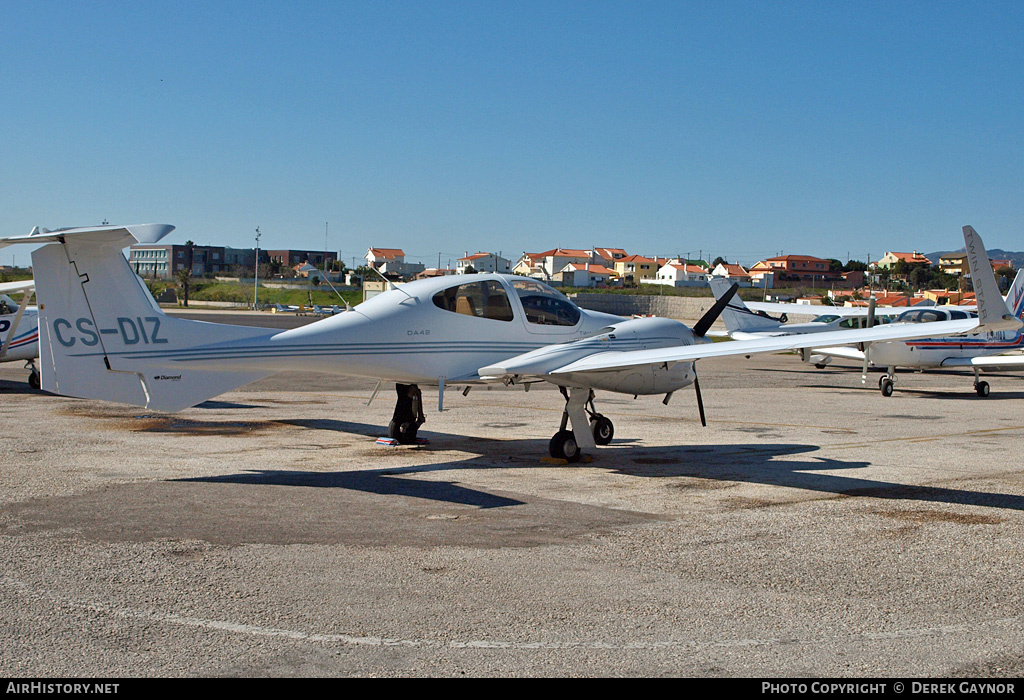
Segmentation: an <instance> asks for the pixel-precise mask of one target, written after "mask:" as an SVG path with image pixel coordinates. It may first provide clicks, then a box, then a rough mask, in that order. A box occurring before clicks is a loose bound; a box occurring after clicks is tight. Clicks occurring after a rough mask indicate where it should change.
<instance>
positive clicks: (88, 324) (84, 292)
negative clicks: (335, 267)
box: [32, 228, 273, 411]
mask: <svg viewBox="0 0 1024 700" xmlns="http://www.w3.org/2000/svg"><path fill="white" fill-rule="evenodd" d="M125 230H126V229H123V228H122V229H119V230H118V231H116V232H111V231H107V230H91V231H89V230H76V231H75V233H73V234H72V233H67V234H62V235H61V236H60V237H59V238H58V240H57V242H53V243H50V244H48V245H46V246H44V247H42V248H40V249H38V250H36V251H34V252H33V253H32V264H33V267H34V273H35V279H36V289H37V293H38V298H39V338H40V345H39V354H40V364H41V367H40V370H41V371H40V374H41V380H42V387H43V388H44V389H46V390H47V391H51V392H54V393H58V394H62V395H65V396H77V397H81V398H92V399H103V400H107V401H116V402H119V403H128V404H133V405H136V406H145V407H147V408H150V409H154V410H161V411H176V410H180V409H182V408H186V407H188V406H192V405H195V404H197V403H201V402H202V401H205V400H206V399H208V398H210V397H212V396H216V395H217V394H221V393H223V392H225V391H229V390H230V389H233V388H235V387H237V386H240V385H242V384H248V383H249V382H252V381H255V380H256V379H259V378H261V377H263V376H266V375H267V374H269V372H266V371H231V370H230V369H220V370H209V369H205V370H204V369H194V368H192V367H189V368H187V369H186V368H183V367H182V364H181V363H179V362H176V360H177V359H178V358H180V357H181V356H182V354H183V353H188V352H189V351H190V350H191V349H192V348H196V347H202V346H208V345H209V344H211V343H225V342H233V341H243V340H246V339H253V338H258V337H261V336H265V337H269V336H270V335H272V334H273V331H270V330H268V329H263V328H251V327H240V326H227V325H220V324H212V323H202V322H198V321H187V320H184V319H177V318H173V317H170V316H167V315H166V314H164V313H163V312H162V311H161V310H160V308H159V307H158V306H157V305H156V303H155V302H154V301H153V297H152V295H150V293H149V290H148V289H146V286H145V284H143V282H142V280H140V279H139V277H138V276H137V275H136V274H135V273H134V272H132V270H131V268H130V267H129V265H128V261H127V260H125V257H124V255H122V253H121V248H122V247H123V246H124V245H125V244H126V243H125V240H124V237H123V235H118V234H123V232H124V231H125Z"/></svg>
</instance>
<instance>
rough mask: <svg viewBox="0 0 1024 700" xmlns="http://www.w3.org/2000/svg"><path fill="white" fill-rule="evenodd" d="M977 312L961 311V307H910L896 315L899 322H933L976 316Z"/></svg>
mask: <svg viewBox="0 0 1024 700" xmlns="http://www.w3.org/2000/svg"><path fill="white" fill-rule="evenodd" d="M976 317H977V314H973V313H968V312H967V311H960V310H959V309H950V310H947V309H936V308H934V307H929V308H927V309H909V310H907V311H904V312H903V313H901V314H900V315H899V316H897V317H896V322H897V323H932V322H934V321H949V320H950V319H964V318H976Z"/></svg>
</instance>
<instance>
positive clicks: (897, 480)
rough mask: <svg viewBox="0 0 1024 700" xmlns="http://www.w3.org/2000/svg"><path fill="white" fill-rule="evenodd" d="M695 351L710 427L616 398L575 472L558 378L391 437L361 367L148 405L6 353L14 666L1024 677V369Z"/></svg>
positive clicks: (681, 409)
mask: <svg viewBox="0 0 1024 700" xmlns="http://www.w3.org/2000/svg"><path fill="white" fill-rule="evenodd" d="M275 316H276V315H270V314H248V315H246V314H232V315H231V317H232V319H233V320H234V321H235V322H258V323H260V324H261V325H267V324H272V323H273V324H279V325H281V326H285V325H288V324H297V323H302V322H306V321H307V320H311V319H297V318H294V317H276V318H275ZM204 318H207V319H208V320H224V318H225V316H223V315H207V316H204ZM698 369H699V372H700V380H701V388H702V390H703V393H704V402H705V407H706V410H707V415H708V421H709V423H708V426H707V427H706V428H702V427H701V426H700V423H699V421H698V416H697V408H696V401H695V399H694V396H693V392H692V391H690V390H682V391H680V392H678V393H677V394H676V395H675V396H674V397H673V399H672V401H671V402H670V403H669V404H668V405H667V406H666V405H663V404H662V403H661V397H640V398H638V399H636V400H634V399H633V398H632V397H629V396H620V395H611V394H599V395H598V397H597V401H598V409H599V410H601V411H602V412H603V413H604V414H606V415H608V416H609V417H610V418H611V419H612V420H613V421H614V423H615V439H614V440H613V442H612V444H611V445H610V446H608V447H606V448H601V449H600V450H599V451H598V452H596V453H595V454H594V455H592V461H588V462H586V463H581V464H575V465H565V464H560V463H553V462H552V461H550V460H549V459H547V442H548V440H549V438H550V437H551V436H552V435H553V434H554V432H555V430H556V428H557V424H558V421H559V417H560V412H561V407H562V401H561V397H560V396H559V394H558V392H557V391H556V390H553V389H550V388H544V387H535V388H533V389H532V390H531V391H529V392H524V391H522V389H515V390H510V389H504V388H501V389H492V390H486V389H482V388H476V389H473V390H472V391H471V392H470V393H469V394H468V395H466V396H463V395H462V394H461V392H459V391H453V390H449V392H447V393H446V396H445V409H446V410H445V411H444V412H443V413H438V412H437V411H436V400H437V396H436V393H437V392H436V389H434V390H432V389H428V388H425V389H424V397H425V403H426V406H427V407H428V409H431V410H429V411H428V414H427V418H428V421H427V423H426V424H425V425H424V426H423V428H422V429H421V431H420V435H421V436H422V437H425V438H427V439H428V440H429V444H427V445H422V446H415V447H408V446H400V447H388V446H382V445H378V444H376V442H375V440H376V438H377V437H378V436H382V435H384V434H385V433H386V426H387V422H388V420H389V418H390V415H391V412H392V410H393V389H392V388H391V387H384V388H383V389H382V390H381V391H380V393H379V394H378V395H377V397H376V398H375V399H374V401H373V402H372V403H370V404H369V405H367V401H368V399H369V398H370V396H371V393H372V391H373V388H374V383H373V382H367V381H365V380H351V379H346V378H341V377H333V376H325V375H318V374H312V373H287V374H281V375H278V376H275V377H271V378H269V379H266V380H261V381H259V382H257V383H255V384H252V385H250V386H247V387H244V388H242V389H239V390H236V391H232V392H230V393H228V394H225V395H223V396H221V397H218V398H217V399H216V400H213V401H208V402H206V403H204V404H202V405H200V406H197V407H195V408H191V409H187V410H185V411H182V412H180V413H176V414H158V413H147V412H145V411H144V410H142V409H138V408H133V407H124V406H118V405H114V404H107V403H102V402H96V401H86V400H79V399H71V398H64V397H57V396H52V395H48V394H45V393H41V392H36V391H33V390H31V389H29V387H28V385H27V383H26V382H25V378H26V376H27V372H25V371H23V370H22V369H21V367H20V364H16V363H8V364H4V365H0V426H2V435H0V562H2V567H0V610H2V611H3V614H2V618H0V650H2V651H0V676H5V677H41V676H42V677H156V676H244V677H251V676H384V677H392V676H403V677H407V676H446V677H451V676H463V675H468V676H699V677H715V676H728V677H751V676H754V677H805V676H820V677H961V676H966V677H1007V678H1012V677H1020V676H1021V675H1024V650H1022V647H1021V644H1020V641H1021V639H1022V638H1024V612H1022V611H1024V586H1022V585H1021V583H1022V580H1024V464H1022V460H1021V456H1020V445H1021V438H1022V436H1024V415H1022V414H1021V407H1022V406H1024V401H1022V399H1024V377H1022V375H1021V374H1009V373H1007V374H1002V373H999V374H992V375H990V376H988V377H987V379H988V381H989V382H990V384H991V386H992V394H991V395H990V396H989V397H988V398H986V399H981V398H978V397H977V396H975V394H974V392H973V390H972V388H971V384H972V381H973V378H972V376H971V374H970V373H952V372H929V373H901V374H900V375H899V381H898V383H897V385H896V387H897V388H896V392H895V394H894V395H893V396H892V397H891V398H884V397H882V396H881V395H880V393H879V392H878V389H877V376H878V375H872V376H870V377H869V378H868V382H867V384H866V385H862V384H861V377H860V371H859V369H857V368H855V367H853V366H852V365H851V366H847V367H838V366H833V367H830V368H827V369H825V370H815V369H813V368H809V367H807V366H806V365H803V364H801V363H800V362H799V360H798V358H797V357H795V356H792V355H778V356H759V357H753V358H751V359H744V358H734V359H724V360H705V361H702V362H701V363H700V364H699V366H698Z"/></svg>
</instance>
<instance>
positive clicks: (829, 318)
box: [813, 314, 839, 323]
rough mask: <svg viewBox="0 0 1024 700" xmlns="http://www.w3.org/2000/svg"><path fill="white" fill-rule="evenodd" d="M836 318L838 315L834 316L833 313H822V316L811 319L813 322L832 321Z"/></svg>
mask: <svg viewBox="0 0 1024 700" xmlns="http://www.w3.org/2000/svg"><path fill="white" fill-rule="evenodd" d="M837 318H839V317H838V316H836V315H835V314H824V315H823V316H818V317H817V318H815V319H813V322H814V323H832V322H833V321H835V320H836V319H837Z"/></svg>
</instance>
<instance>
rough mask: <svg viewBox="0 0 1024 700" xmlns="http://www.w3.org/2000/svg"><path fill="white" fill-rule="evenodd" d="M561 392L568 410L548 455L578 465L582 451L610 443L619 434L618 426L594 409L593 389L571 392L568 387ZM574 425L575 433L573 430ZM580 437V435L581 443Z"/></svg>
mask: <svg viewBox="0 0 1024 700" xmlns="http://www.w3.org/2000/svg"><path fill="white" fill-rule="evenodd" d="M559 390H560V391H561V392H562V396H564V397H565V409H564V410H563V411H562V422H561V425H560V426H559V428H558V432H557V433H555V434H554V437H552V438H551V441H550V442H549V443H548V454H550V455H551V456H552V457H554V458H555V459H564V460H565V461H567V462H578V461H580V457H582V455H583V452H582V450H581V448H590V449H594V448H596V447H597V446H598V445H607V444H609V443H610V442H611V441H612V436H613V435H615V426H614V425H613V424H612V422H611V420H610V419H609V418H607V417H605V416H603V415H601V414H600V413H598V412H597V409H596V408H594V392H593V391H592V390H590V389H578V388H577V389H571V390H567V389H566V388H565V387H559ZM570 422H571V423H572V427H573V429H572V430H570V429H569V424H570ZM577 435H580V438H579V440H577ZM580 443H583V444H580Z"/></svg>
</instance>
